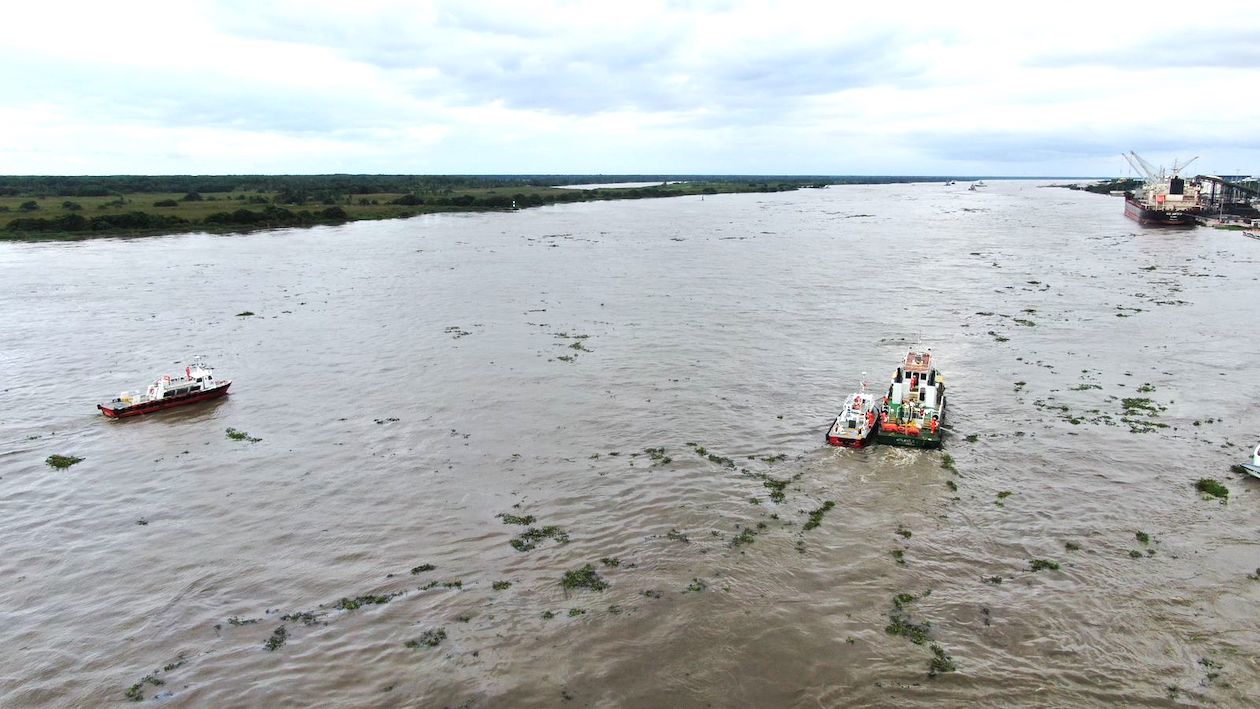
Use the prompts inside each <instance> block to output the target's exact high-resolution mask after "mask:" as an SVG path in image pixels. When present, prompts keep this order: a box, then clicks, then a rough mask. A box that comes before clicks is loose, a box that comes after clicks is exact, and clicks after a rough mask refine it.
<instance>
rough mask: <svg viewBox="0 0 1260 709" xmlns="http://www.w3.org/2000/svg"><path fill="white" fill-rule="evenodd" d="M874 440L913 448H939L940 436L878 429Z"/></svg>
mask: <svg viewBox="0 0 1260 709" xmlns="http://www.w3.org/2000/svg"><path fill="white" fill-rule="evenodd" d="M875 440H876V441H877V442H879V443H882V444H884V445H886V446H911V447H914V448H940V447H941V437H940V436H939V435H935V434H931V433H920V434H919V435H917V436H915V435H912V434H908V433H895V432H889V431H880V432H879V433H877V434H875Z"/></svg>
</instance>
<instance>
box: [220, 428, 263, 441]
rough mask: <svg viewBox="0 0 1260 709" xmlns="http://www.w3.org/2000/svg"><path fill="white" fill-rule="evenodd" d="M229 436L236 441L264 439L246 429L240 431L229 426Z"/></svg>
mask: <svg viewBox="0 0 1260 709" xmlns="http://www.w3.org/2000/svg"><path fill="white" fill-rule="evenodd" d="M227 437H228V438H231V439H232V440H234V441H249V442H250V443H257V442H259V441H261V440H262V439H261V438H255V437H253V436H251V435H249V434H248V433H246V432H244V431H238V430H236V429H235V428H231V427H228V429H227Z"/></svg>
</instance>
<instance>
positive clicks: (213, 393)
mask: <svg viewBox="0 0 1260 709" xmlns="http://www.w3.org/2000/svg"><path fill="white" fill-rule="evenodd" d="M230 386H232V383H231V382H228V383H227V384H224V385H223V386H219V387H215V388H214V389H210V390H208V391H198V392H193V393H191V394H186V395H184V396H180V397H174V398H171V399H162V400H159V401H146V402H144V403H143V404H133V405H131V406H114V405H112V404H113V402H111V404H97V405H96V408H98V409H100V411H101V413H102V414H104V415H105V416H107V417H109V418H112V419H121V418H130V417H132V416H142V415H144V414H151V413H154V412H155V411H163V410H165V409H174V408H177V407H180V406H188V405H189V404H196V403H199V402H202V401H209V400H210V399H217V398H219V397H221V396H226V395H227V393H228V387H230Z"/></svg>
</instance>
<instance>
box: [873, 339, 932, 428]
mask: <svg viewBox="0 0 1260 709" xmlns="http://www.w3.org/2000/svg"><path fill="white" fill-rule="evenodd" d="M944 422H945V380H944V377H942V376H941V373H940V372H939V371H938V370H937V369H936V367H935V366H933V364H932V351H931V350H928V351H926V352H922V353H920V352H915V351H914V350H911V351H909V352H907V353H906V359H905V362H903V363H902V364H901V366H900V367H897V371H896V372H895V373H894V374H893V378H892V383H891V384H889V385H888V396H886V397H885V398H884V405H883V409H882V411H881V412H880V414H879V429H878V431H877V432H876V434H875V440H876V441H878V442H880V443H890V444H893V445H902V446H917V447H920V448H938V447H940V445H941V437H942V431H941V430H940V427H941V426H942V425H943V424H944Z"/></svg>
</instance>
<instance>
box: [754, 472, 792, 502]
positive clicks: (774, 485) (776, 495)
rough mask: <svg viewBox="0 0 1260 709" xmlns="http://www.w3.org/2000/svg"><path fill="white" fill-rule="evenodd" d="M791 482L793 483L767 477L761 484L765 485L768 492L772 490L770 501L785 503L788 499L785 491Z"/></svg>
mask: <svg viewBox="0 0 1260 709" xmlns="http://www.w3.org/2000/svg"><path fill="white" fill-rule="evenodd" d="M790 482H792V481H791V480H775V479H774V478H771V477H767V478H766V479H765V480H764V481H762V483H761V484H762V485H764V486H765V487H766V488H767V489H768V490H770V499H771V500H772V501H774V502H783V500H784V499H786V498H785V496H784V494H783V490H784V489H785V488H787V486H788V483H790Z"/></svg>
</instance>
